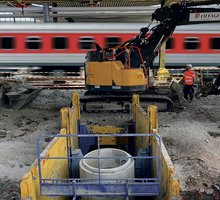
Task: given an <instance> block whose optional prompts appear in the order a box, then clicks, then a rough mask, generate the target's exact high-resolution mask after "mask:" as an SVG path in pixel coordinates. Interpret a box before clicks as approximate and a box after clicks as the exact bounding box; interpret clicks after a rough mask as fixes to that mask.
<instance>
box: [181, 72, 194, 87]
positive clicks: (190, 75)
mask: <svg viewBox="0 0 220 200" xmlns="http://www.w3.org/2000/svg"><path fill="white" fill-rule="evenodd" d="M195 77H196V76H195V73H194V72H193V71H192V70H186V71H185V72H184V74H183V83H184V84H185V85H193V83H194V80H195Z"/></svg>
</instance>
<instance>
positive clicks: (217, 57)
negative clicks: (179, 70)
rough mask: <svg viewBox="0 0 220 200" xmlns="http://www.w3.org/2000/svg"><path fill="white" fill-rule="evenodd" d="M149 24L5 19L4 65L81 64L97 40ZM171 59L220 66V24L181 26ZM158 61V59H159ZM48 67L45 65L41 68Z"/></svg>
mask: <svg viewBox="0 0 220 200" xmlns="http://www.w3.org/2000/svg"><path fill="white" fill-rule="evenodd" d="M143 26H147V24H140V23H135V24H134V23H131V24H129V23H123V24H121V23H66V24H56V23H53V24H1V25H0V29H1V32H0V68H1V69H3V68H10V67H13V68H20V67H41V68H43V69H44V70H46V71H51V70H54V69H63V70H68V71H69V70H75V69H77V68H78V66H82V65H83V63H84V61H85V55H86V52H87V51H88V50H92V49H94V42H97V43H98V44H99V45H100V46H101V47H114V46H115V45H118V44H121V43H123V42H124V41H126V40H128V39H131V38H133V37H134V36H136V35H137V34H138V33H139V29H140V28H141V27H143ZM166 55H167V56H166V65H167V66H168V67H182V66H185V64H186V63H192V64H193V65H194V66H195V65H196V66H220V25H219V24H218V23H215V24H200V25H188V26H179V27H177V29H176V30H175V33H174V34H173V35H172V37H171V38H170V39H169V40H168V42H167V50H166ZM154 63H155V66H157V65H158V59H156V60H155V62H154ZM41 70H42V69H41Z"/></svg>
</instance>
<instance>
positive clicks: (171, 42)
mask: <svg viewBox="0 0 220 200" xmlns="http://www.w3.org/2000/svg"><path fill="white" fill-rule="evenodd" d="M166 49H168V50H169V49H174V38H169V39H168V40H167V42H166Z"/></svg>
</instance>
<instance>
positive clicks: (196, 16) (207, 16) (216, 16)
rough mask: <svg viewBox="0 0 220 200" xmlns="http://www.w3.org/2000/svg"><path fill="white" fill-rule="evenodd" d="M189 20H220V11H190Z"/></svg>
mask: <svg viewBox="0 0 220 200" xmlns="http://www.w3.org/2000/svg"><path fill="white" fill-rule="evenodd" d="M189 21H194V22H199V21H220V12H212V13H210V12H209V13H199V12H197V13H190V16H189Z"/></svg>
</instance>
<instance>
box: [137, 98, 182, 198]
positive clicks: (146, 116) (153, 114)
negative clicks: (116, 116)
mask: <svg viewBox="0 0 220 200" xmlns="http://www.w3.org/2000/svg"><path fill="white" fill-rule="evenodd" d="M138 98H139V97H138V95H135V96H133V120H134V121H135V124H136V132H137V133H155V134H158V114H157V107H156V106H154V105H151V106H148V112H147V113H146V112H145V111H144V110H143V108H141V107H140V105H139V99H138ZM147 144H148V145H151V146H152V155H156V154H157V153H156V150H157V149H156V147H157V146H158V141H157V140H156V138H155V137H151V138H150V141H146V140H145V141H143V140H142V141H138V142H137V146H138V148H142V147H143V146H146V145H147ZM156 165H157V164H156V163H155V162H153V169H154V171H153V174H154V175H156V167H157V166H156ZM161 165H162V199H163V200H172V199H174V198H178V197H179V193H180V183H179V179H178V178H177V177H176V175H175V170H174V165H173V163H172V161H171V159H170V157H169V155H168V153H167V151H166V148H165V146H164V144H163V142H162V141H161Z"/></svg>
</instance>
